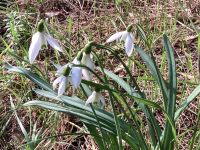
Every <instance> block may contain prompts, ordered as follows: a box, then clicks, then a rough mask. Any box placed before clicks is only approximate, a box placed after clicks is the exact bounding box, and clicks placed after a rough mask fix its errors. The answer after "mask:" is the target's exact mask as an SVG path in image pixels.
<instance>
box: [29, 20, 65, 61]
mask: <svg viewBox="0 0 200 150" xmlns="http://www.w3.org/2000/svg"><path fill="white" fill-rule="evenodd" d="M47 43H49V45H51V47H53V48H54V49H56V50H58V51H60V52H63V50H62V48H61V47H60V45H59V44H58V42H57V41H56V40H55V39H54V38H53V37H51V36H50V35H48V34H47V33H45V32H44V24H43V21H40V23H39V25H38V31H37V32H36V33H34V34H33V36H32V40H31V45H30V47H29V61H30V63H31V64H33V62H34V60H35V58H36V57H37V55H38V53H39V51H40V49H41V48H42V46H43V45H47Z"/></svg>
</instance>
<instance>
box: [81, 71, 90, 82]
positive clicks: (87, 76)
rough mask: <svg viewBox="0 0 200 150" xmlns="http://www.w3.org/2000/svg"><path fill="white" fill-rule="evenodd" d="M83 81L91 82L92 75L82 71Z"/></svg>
mask: <svg viewBox="0 0 200 150" xmlns="http://www.w3.org/2000/svg"><path fill="white" fill-rule="evenodd" d="M82 74H83V79H85V80H88V81H91V79H92V75H91V74H90V72H89V71H88V70H87V69H82Z"/></svg>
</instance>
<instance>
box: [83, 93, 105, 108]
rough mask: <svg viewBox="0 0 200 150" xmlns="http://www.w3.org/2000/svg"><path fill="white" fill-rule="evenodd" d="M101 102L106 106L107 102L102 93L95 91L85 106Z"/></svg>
mask: <svg viewBox="0 0 200 150" xmlns="http://www.w3.org/2000/svg"><path fill="white" fill-rule="evenodd" d="M99 101H100V102H101V103H102V104H103V105H105V100H104V98H103V96H102V95H101V93H99V92H96V91H93V92H92V94H91V95H90V96H89V97H88V99H87V101H86V102H85V105H88V104H90V103H93V102H99Z"/></svg>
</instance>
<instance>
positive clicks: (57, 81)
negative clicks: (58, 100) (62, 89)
mask: <svg viewBox="0 0 200 150" xmlns="http://www.w3.org/2000/svg"><path fill="white" fill-rule="evenodd" d="M61 79H62V77H61V76H60V77H58V78H57V79H55V80H54V81H53V89H56V86H57V84H58V83H60V81H61Z"/></svg>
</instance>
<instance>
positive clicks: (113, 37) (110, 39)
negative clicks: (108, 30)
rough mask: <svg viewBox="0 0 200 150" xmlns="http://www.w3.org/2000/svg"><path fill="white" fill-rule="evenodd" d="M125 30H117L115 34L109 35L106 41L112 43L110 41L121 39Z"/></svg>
mask: <svg viewBox="0 0 200 150" xmlns="http://www.w3.org/2000/svg"><path fill="white" fill-rule="evenodd" d="M122 34H123V32H117V33H115V34H113V35H112V36H111V37H109V38H108V39H107V41H106V43H110V42H113V41H115V40H118V39H120V37H121V36H122Z"/></svg>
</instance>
